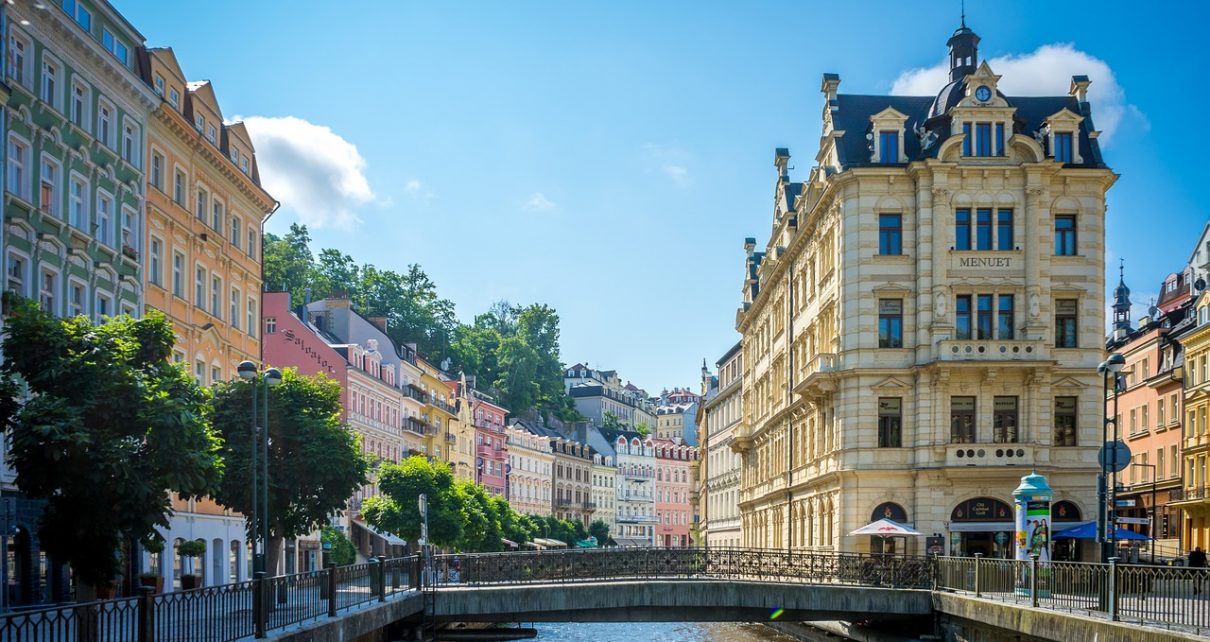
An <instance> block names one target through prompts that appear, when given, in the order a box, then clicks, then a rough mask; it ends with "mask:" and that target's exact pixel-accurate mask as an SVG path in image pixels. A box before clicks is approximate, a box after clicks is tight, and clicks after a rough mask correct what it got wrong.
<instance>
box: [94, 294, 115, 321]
mask: <svg viewBox="0 0 1210 642" xmlns="http://www.w3.org/2000/svg"><path fill="white" fill-rule="evenodd" d="M111 314H113V301H112V300H110V298H109V297H108V296H106V295H104V294H101V293H97V314H96V318H97V321H100V320H102V319H104V318H105V317H107V316H109V315H111Z"/></svg>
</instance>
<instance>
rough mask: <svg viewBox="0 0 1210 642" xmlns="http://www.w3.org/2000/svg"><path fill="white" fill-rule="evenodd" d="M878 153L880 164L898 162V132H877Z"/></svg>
mask: <svg viewBox="0 0 1210 642" xmlns="http://www.w3.org/2000/svg"><path fill="white" fill-rule="evenodd" d="M878 151H879V158H878V162H880V163H898V162H899V132H879V133H878Z"/></svg>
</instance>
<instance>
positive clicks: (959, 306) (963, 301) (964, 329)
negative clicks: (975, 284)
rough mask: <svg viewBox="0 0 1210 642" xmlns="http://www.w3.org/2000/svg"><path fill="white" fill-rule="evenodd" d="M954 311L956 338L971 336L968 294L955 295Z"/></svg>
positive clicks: (969, 299) (969, 298)
mask: <svg viewBox="0 0 1210 642" xmlns="http://www.w3.org/2000/svg"><path fill="white" fill-rule="evenodd" d="M954 308H955V310H954V313H955V316H956V319H955V326H956V327H955V328H954V329H955V336H956V337H957V338H958V339H970V338H971V297H970V295H969V294H963V295H961V296H958V297H955V305H954Z"/></svg>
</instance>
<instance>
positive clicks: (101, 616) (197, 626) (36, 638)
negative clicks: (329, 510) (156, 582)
mask: <svg viewBox="0 0 1210 642" xmlns="http://www.w3.org/2000/svg"><path fill="white" fill-rule="evenodd" d="M419 569H420V564H419V558H417V557H415V556H411V557H401V558H394V559H386V558H385V557H379V558H378V559H374V560H371V561H370V562H368V563H365V564H355V565H351V566H338V567H330V568H327V569H324V570H320V571H311V572H306V573H293V574H290V575H282V576H279V577H272V578H263V579H255V580H251V581H245V582H235V583H233V584H224V585H221V586H208V587H205V588H198V589H192V590H188V591H176V592H171V593H163V594H155V593H153V592H151V590H150V589H145V592H143V593H142V594H141V595H139V596H138V597H128V598H121V599H116V600H97V601H92V602H81V603H79V604H71V605H67V606H62V607H56V608H48V609H39V610H30V611H21V612H13V613H4V614H0V642H10V641H12V642H16V641H22V642H24V641H26V640H29V641H31V642H195V641H197V640H206V641H207V642H234V641H235V640H242V639H247V638H250V637H263V636H264V635H265V633H266V632H268V631H272V630H275V629H283V628H287V627H290V626H295V625H298V624H301V623H304V622H309V621H313V620H318V619H320V618H323V617H336V616H337V615H338V614H339V613H340V612H341V611H344V610H347V609H350V608H354V607H356V606H358V605H362V604H365V603H368V602H372V601H375V600H377V601H383V600H385V599H386V598H387V596H388V595H391V594H393V593H399V592H406V591H410V590H415V589H417V588H419V582H420V573H419Z"/></svg>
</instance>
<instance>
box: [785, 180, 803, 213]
mask: <svg viewBox="0 0 1210 642" xmlns="http://www.w3.org/2000/svg"><path fill="white" fill-rule="evenodd" d="M799 194H802V183H792V182H791V183H786V208H787V209H789V210H790V211H791V212H793V211H794V199H796V198H798V195H799Z"/></svg>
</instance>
